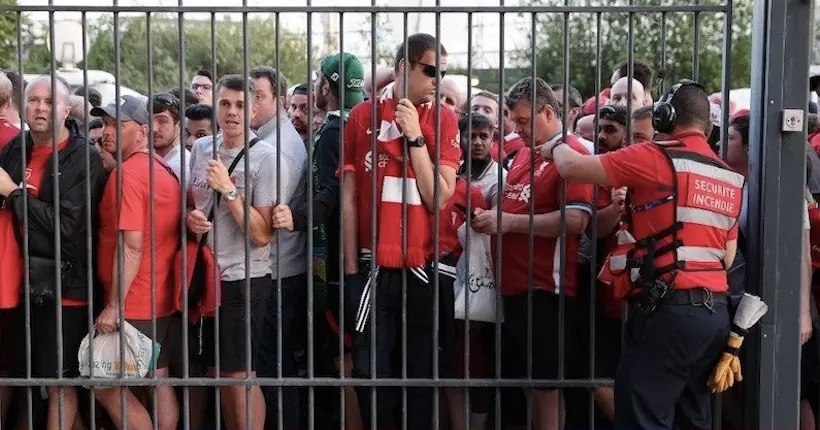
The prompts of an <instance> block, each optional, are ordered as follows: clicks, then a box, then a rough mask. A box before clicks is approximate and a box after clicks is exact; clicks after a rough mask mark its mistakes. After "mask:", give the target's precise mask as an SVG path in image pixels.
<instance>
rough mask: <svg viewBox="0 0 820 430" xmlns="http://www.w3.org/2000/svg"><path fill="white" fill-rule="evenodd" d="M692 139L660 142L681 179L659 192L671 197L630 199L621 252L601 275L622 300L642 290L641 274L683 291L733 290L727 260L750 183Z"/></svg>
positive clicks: (631, 194) (718, 291)
mask: <svg viewBox="0 0 820 430" xmlns="http://www.w3.org/2000/svg"><path fill="white" fill-rule="evenodd" d="M689 139H691V138H686V137H685V138H683V139H682V140H681V141H676V142H656V144H657V145H658V146H660V147H661V148H662V149H663V150H664V153H665V154H666V156H667V159H668V160H669V164H670V166H671V167H672V169H673V171H674V172H675V177H676V180H675V183H674V184H673V185H672V186H671V187H667V188H666V189H661V188H659V189H658V191H661V192H668V194H666V196H663V197H661V198H654V199H644V200H640V201H638V200H635V198H634V197H635V193H629V194H628V195H627V199H628V203H629V204H628V205H627V214H626V218H625V219H626V220H627V222H628V226H625V227H623V229H622V230H621V231H619V232H618V234H619V240H618V247H617V248H616V250H615V251H614V252H613V253H612V254H611V255H610V256H609V257H608V258H607V261H606V263H605V265H604V268H603V270H602V271H601V274H600V275H599V279H601V278H603V279H601V281H602V282H605V283H608V284H610V285H611V286H612V287H613V289H614V291H613V293H615V294H618V295H620V296H621V297H623V296H625V295H627V294H628V293H629V292H630V291H631V290H632V289H633V288H635V287H638V286H640V282H637V281H638V280H639V279H640V278H641V276H640V275H641V271H642V270H652V272H653V273H654V275H655V276H657V277H661V278H662V279H664V280H665V281H667V282H668V283H670V284H672V285H674V288H675V289H679V290H683V289H691V288H707V289H709V290H710V291H712V292H715V293H724V292H726V291H727V290H728V283H727V277H726V267H724V263H723V259H724V257H725V255H726V242H727V240H728V234H729V231H730V230H731V229H732V228H734V227H735V225H736V224H737V221H738V217H739V216H740V207H741V204H742V200H743V197H742V196H743V185H744V182H745V178H744V177H743V175H741V174H739V173H737V172H734V171H733V170H731V169H730V168H729V167H728V166H727V165H726V164H725V163H724V162H723V161H722V160H720V159H718V158H717V157H711V156H705V155H701V154H698V153H695V152H693V151H691V150H689V149H687V141H689ZM694 139H699V138H698V137H694ZM700 139H702V138H700ZM625 224H627V223H625ZM659 226H660V228H661V230H660V231H658V228H659ZM663 226H666V227H663ZM650 254H651V255H650ZM649 259H651V266H650V265H649V264H648V263H649V262H650V261H648V260H649ZM607 281H608V282H607Z"/></svg>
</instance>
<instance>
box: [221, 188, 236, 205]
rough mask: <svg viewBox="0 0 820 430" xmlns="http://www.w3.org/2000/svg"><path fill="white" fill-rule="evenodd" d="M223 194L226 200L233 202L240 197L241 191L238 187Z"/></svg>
mask: <svg viewBox="0 0 820 430" xmlns="http://www.w3.org/2000/svg"><path fill="white" fill-rule="evenodd" d="M222 196H223V197H224V198H225V201H226V202H232V201H234V200H236V199H237V198H238V197H239V193H238V192H237V191H236V188H234V189H232V190H230V191H226V192H225V194H223V195H222Z"/></svg>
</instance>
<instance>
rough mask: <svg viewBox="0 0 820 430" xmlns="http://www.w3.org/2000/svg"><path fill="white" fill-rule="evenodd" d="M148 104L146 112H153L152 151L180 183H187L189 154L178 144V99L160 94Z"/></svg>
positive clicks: (170, 95) (166, 94)
mask: <svg viewBox="0 0 820 430" xmlns="http://www.w3.org/2000/svg"><path fill="white" fill-rule="evenodd" d="M148 103H149V104H148V106H147V107H148V111H149V112H153V115H152V117H153V122H154V123H153V137H154V149H155V150H156V151H157V155H159V156H160V157H162V159H163V160H165V163H166V164H168V166H169V167H170V168H171V170H173V171H174V174H176V175H177V178H178V179H179V180H180V182H181V183H182V181H183V178H184V180H185V182H186V183H187V182H188V177H189V176H190V170H189V160H190V159H191V152H190V151H188V149H186V148H185V147H183V146H182V145H181V144H180V138H179V134H180V133H179V131H180V123H179V99H177V98H176V97H175V96H174V95H172V94H169V93H161V94H157V95H155V96H154V97H153V99H152V100H149V101H148ZM183 153H184V155H183ZM183 171H184V172H185V174H184V175H183V173H182V172H183ZM183 185H184V183H183ZM183 189H184V187H183Z"/></svg>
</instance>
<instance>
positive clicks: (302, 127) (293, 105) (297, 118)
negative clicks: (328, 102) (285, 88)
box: [288, 84, 315, 142]
mask: <svg viewBox="0 0 820 430" xmlns="http://www.w3.org/2000/svg"><path fill="white" fill-rule="evenodd" d="M307 93H308V91H307V85H305V84H302V85H299V86H297V87H296V88H294V90H293V96H291V98H290V106H289V107H288V115H289V116H290V122H291V123H293V126H294V127H296V131H298V132H299V136H302V141H303V142H305V141H307V139H308V134H309V133H308V123H307V121H308V96H307ZM314 115H315V114H314Z"/></svg>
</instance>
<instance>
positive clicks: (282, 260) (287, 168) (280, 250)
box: [257, 112, 308, 279]
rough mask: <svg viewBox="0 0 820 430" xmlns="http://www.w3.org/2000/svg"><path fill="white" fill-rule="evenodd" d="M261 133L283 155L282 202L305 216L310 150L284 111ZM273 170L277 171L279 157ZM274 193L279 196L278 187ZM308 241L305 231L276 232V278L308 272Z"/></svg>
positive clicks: (273, 250) (273, 246)
mask: <svg viewBox="0 0 820 430" xmlns="http://www.w3.org/2000/svg"><path fill="white" fill-rule="evenodd" d="M277 128H278V129H279V132H278V133H277V131H276V129H277ZM257 134H258V135H259V137H261V138H262V139H265V141H266V142H270V143H271V144H272V146H273V147H274V148H275V149H274V151H275V152H278V153H279V154H281V157H282V158H281V160H280V164H279V175H277V177H278V178H279V181H280V183H281V190H280V191H281V193H282V195H281V200H282V203H285V204H287V205H288V206H290V207H291V208H293V210H296V211H299V212H302V213H304V212H305V211H304V208H305V206H306V205H307V181H306V179H305V170H306V169H307V149H306V148H305V143H304V142H303V141H302V137H301V136H300V135H299V132H298V131H296V128H295V127H294V126H293V124H292V123H291V122H290V119H288V117H287V116H286V115H285V114H284V112H283V113H282V114H281V115H279V116H278V117H276V118H274V119H272V120H270V121H268V122H267V123H265V124H264V125H262V126H261V127H259V130H257ZM270 167H271V169H273V171H274V172H275V171H276V168H277V165H276V158H275V157H274V158H273V162H272V164H271V166H270ZM272 193H273V196H274V197H276V188H274V189H273V191H272ZM307 239H308V236H307V234H306V233H305V232H301V231H296V230H294V231H291V232H289V231H286V230H278V231H277V232H276V234H275V235H274V237H273V241H272V242H271V247H270V266H271V274H272V276H273V279H279V278H282V279H284V278H289V277H291V276H296V275H301V274H303V273H305V272H307ZM277 241H278V242H277ZM277 245H278V246H277Z"/></svg>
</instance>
